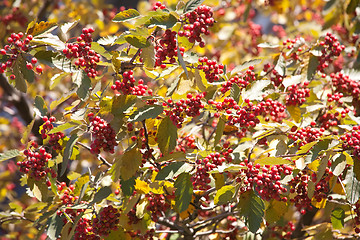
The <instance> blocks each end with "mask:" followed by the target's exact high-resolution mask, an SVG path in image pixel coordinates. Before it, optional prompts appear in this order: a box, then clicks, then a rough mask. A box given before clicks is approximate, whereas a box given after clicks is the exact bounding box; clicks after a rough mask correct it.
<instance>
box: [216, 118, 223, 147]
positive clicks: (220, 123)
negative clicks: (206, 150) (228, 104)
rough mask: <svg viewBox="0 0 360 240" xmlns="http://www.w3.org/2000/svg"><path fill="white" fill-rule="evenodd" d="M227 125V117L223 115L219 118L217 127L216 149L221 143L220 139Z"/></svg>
mask: <svg viewBox="0 0 360 240" xmlns="http://www.w3.org/2000/svg"><path fill="white" fill-rule="evenodd" d="M225 123H226V116H224V115H222V116H221V117H220V118H219V121H218V124H217V126H216V131H215V138H214V147H215V146H216V145H217V144H218V143H219V142H220V139H221V137H222V135H223V132H224V129H225Z"/></svg>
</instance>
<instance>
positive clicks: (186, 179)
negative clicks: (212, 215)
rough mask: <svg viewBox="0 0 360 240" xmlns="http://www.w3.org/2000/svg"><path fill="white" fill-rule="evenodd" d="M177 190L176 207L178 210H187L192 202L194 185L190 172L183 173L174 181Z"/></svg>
mask: <svg viewBox="0 0 360 240" xmlns="http://www.w3.org/2000/svg"><path fill="white" fill-rule="evenodd" d="M174 187H175V188H176V190H175V207H176V209H177V211H178V212H179V213H180V212H183V211H185V210H186V209H187V208H188V207H189V204H190V202H191V196H192V192H193V185H192V182H191V179H190V174H189V173H181V174H180V175H179V176H178V177H177V178H176V181H175V183H174Z"/></svg>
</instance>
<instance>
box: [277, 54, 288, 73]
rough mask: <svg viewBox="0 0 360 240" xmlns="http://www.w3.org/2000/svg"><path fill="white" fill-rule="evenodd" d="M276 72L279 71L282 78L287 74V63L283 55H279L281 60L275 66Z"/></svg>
mask: <svg viewBox="0 0 360 240" xmlns="http://www.w3.org/2000/svg"><path fill="white" fill-rule="evenodd" d="M274 70H275V71H277V72H278V73H279V75H281V76H284V75H285V74H286V61H285V58H284V56H283V55H282V54H280V55H279V59H278V61H277V63H276V65H275V68H274Z"/></svg>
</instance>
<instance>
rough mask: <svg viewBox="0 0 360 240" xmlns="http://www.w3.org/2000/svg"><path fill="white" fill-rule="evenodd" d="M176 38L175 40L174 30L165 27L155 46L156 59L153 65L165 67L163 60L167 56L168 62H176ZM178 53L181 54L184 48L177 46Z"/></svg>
mask: <svg viewBox="0 0 360 240" xmlns="http://www.w3.org/2000/svg"><path fill="white" fill-rule="evenodd" d="M177 49H178V45H177V40H176V32H175V31H171V30H170V29H167V30H166V31H165V33H164V35H163V36H162V37H161V39H160V40H159V41H158V42H157V45H156V46H155V50H156V54H155V57H156V60H155V66H160V67H161V68H166V64H164V63H163V62H164V61H165V60H166V59H167V58H169V62H170V63H172V64H173V63H176V59H175V57H176V56H177ZM179 51H180V54H181V55H183V54H184V51H185V48H183V47H180V48H179Z"/></svg>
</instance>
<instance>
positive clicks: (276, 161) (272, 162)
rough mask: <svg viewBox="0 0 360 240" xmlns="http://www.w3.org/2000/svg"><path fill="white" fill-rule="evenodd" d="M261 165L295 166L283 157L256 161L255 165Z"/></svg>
mask: <svg viewBox="0 0 360 240" xmlns="http://www.w3.org/2000/svg"><path fill="white" fill-rule="evenodd" d="M257 163H259V164H260V165H271V166H272V165H281V164H293V162H291V161H289V160H287V159H285V158H282V157H264V158H260V159H257V160H255V164H257Z"/></svg>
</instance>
